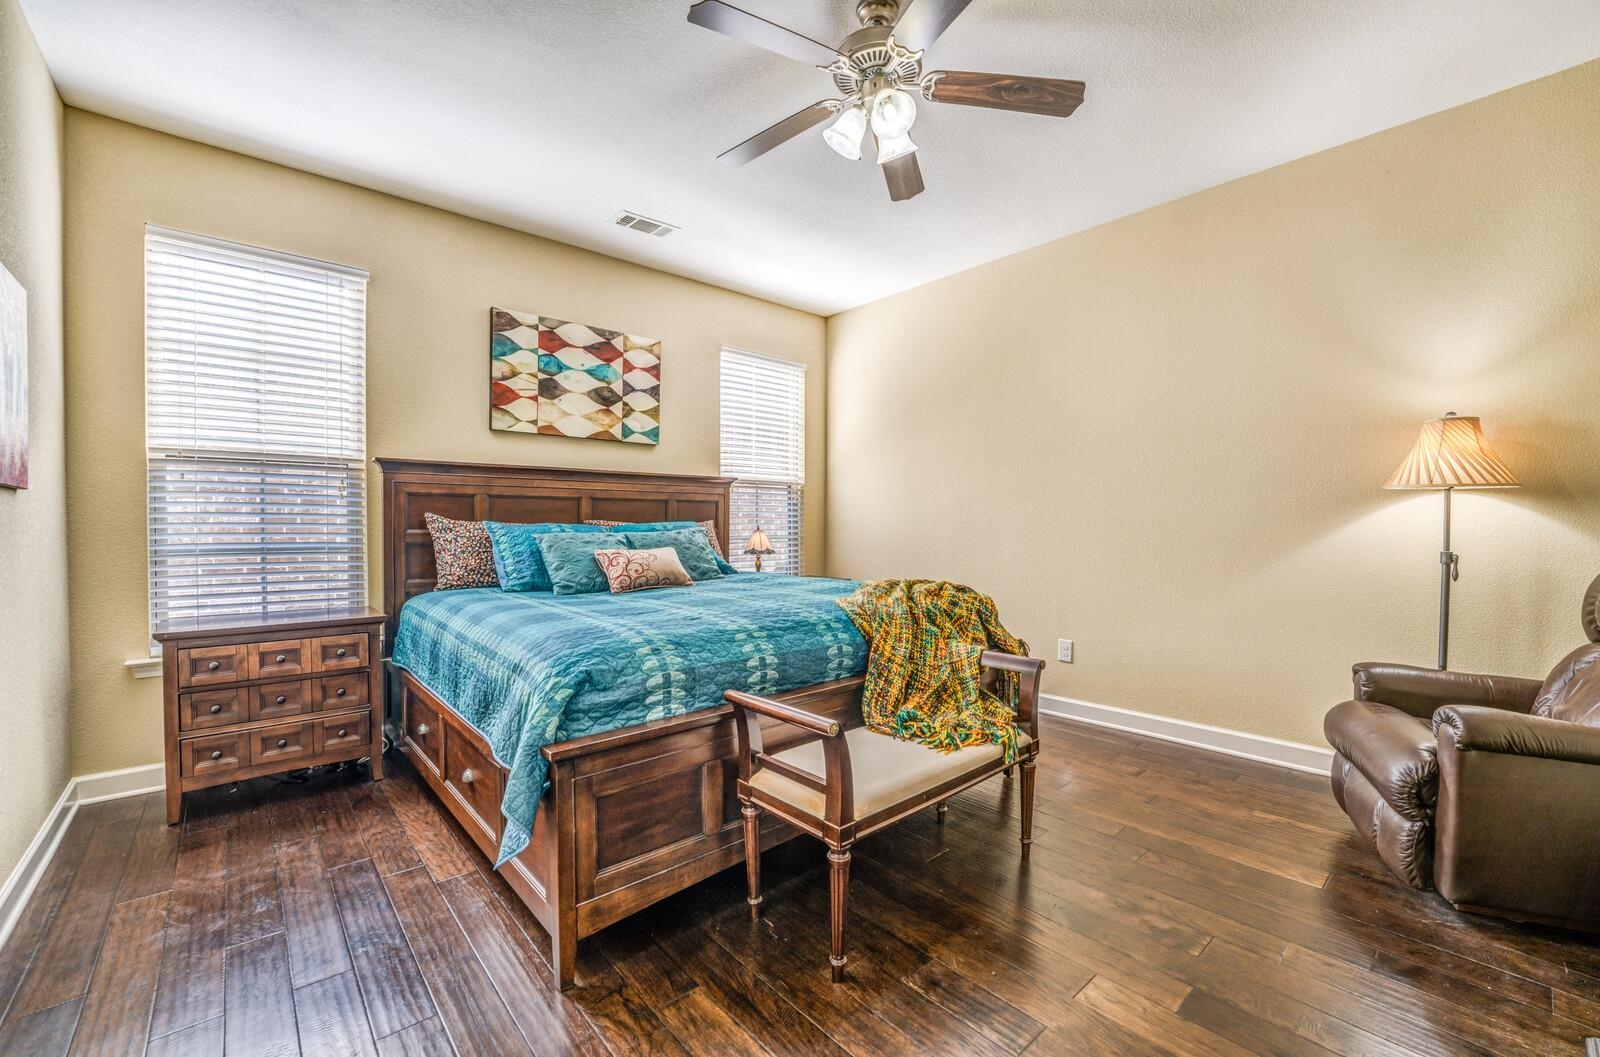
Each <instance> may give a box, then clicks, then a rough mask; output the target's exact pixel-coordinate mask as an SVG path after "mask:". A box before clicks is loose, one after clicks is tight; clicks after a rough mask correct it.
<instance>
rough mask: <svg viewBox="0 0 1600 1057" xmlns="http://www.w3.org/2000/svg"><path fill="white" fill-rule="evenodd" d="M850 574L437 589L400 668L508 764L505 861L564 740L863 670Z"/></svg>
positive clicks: (522, 842) (521, 837)
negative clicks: (574, 587)
mask: <svg viewBox="0 0 1600 1057" xmlns="http://www.w3.org/2000/svg"><path fill="white" fill-rule="evenodd" d="M856 587H857V583H856V582H855V581H853V580H832V579H824V578H822V577H814V576H777V575H772V574H761V573H741V574H739V575H738V576H728V577H726V578H724V579H721V580H707V581H703V582H701V583H697V584H695V585H694V586H693V587H684V588H662V589H657V590H653V591H638V592H634V593H631V594H623V595H612V594H588V595H566V596H562V597H557V596H555V595H552V594H550V593H549V592H531V591H523V592H509V591H501V590H499V589H497V588H492V587H490V588H471V589H468V590H461V591H434V592H431V593H429V594H425V595H418V596H417V597H416V598H413V599H411V600H410V601H409V602H407V603H406V604H405V606H404V607H403V608H402V609H401V610H400V627H399V630H398V631H397V632H396V634H395V641H394V652H393V660H394V663H395V664H397V665H399V666H400V667H402V668H404V669H406V670H407V671H409V672H410V673H411V674H412V675H413V676H414V677H416V678H417V679H418V680H419V681H420V682H421V683H422V684H423V685H424V686H426V687H427V688H428V689H429V690H431V691H432V692H433V693H434V695H435V696H437V697H438V698H439V699H440V700H441V701H443V702H445V703H446V704H448V705H449V706H450V707H451V708H453V709H455V710H456V712H458V713H460V715H461V716H462V718H464V719H465V720H466V721H467V722H469V723H471V724H472V725H473V726H474V727H476V728H477V729H478V730H479V731H480V732H481V733H482V734H483V736H484V737H485V738H487V739H488V741H489V744H490V745H491V746H492V747H493V748H494V752H495V756H497V757H498V758H499V760H500V762H501V763H502V764H503V765H505V766H506V767H507V768H508V769H509V770H510V772H511V776H510V781H509V782H508V783H507V786H506V790H505V797H504V800H503V802H502V806H501V810H502V813H503V814H504V815H505V819H506V825H505V832H504V833H503V834H502V835H501V839H500V857H499V859H498V860H497V862H496V865H499V864H502V863H504V862H506V861H507V860H508V859H511V858H513V857H514V856H516V855H517V853H518V852H520V851H522V849H523V848H525V847H527V844H528V836H529V834H530V833H531V832H532V830H533V819H534V814H535V813H536V812H537V811H538V809H539V800H540V798H541V797H543V795H544V790H545V788H546V784H547V781H548V774H547V771H548V764H547V763H546V762H545V759H544V756H543V755H542V754H541V753H540V751H539V750H540V749H542V748H543V747H544V746H546V745H549V744H551V743H552V742H557V741H566V740H567V739H569V738H577V737H582V736H583V735H585V734H596V733H599V732H600V731H606V730H615V729H617V728H618V727H626V726H630V725H632V724H634V723H643V722H645V721H646V720H652V719H661V718H663V717H666V716H678V715H682V714H683V713H685V712H693V711H695V710H696V709H702V708H712V707H714V706H717V705H720V704H722V693H723V691H724V690H746V691H749V692H751V693H757V694H772V693H777V692H779V691H783V690H792V689H794V688H795V687H797V686H806V685H809V684H811V683H820V682H824V681H826V680H829V679H843V678H846V677H848V676H852V675H859V674H861V673H862V672H863V671H865V670H866V662H867V644H866V642H865V640H863V639H862V637H861V635H860V633H859V632H857V631H856V629H855V627H854V625H852V624H851V623H850V618H849V617H847V616H846V615H845V612H844V610H843V609H841V608H840V607H839V605H838V600H839V599H840V598H843V597H845V596H846V595H848V594H850V593H851V592H852V591H854V590H855V589H856Z"/></svg>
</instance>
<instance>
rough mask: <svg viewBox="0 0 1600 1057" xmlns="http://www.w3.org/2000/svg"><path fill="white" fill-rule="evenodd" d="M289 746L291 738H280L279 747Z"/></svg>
mask: <svg viewBox="0 0 1600 1057" xmlns="http://www.w3.org/2000/svg"><path fill="white" fill-rule="evenodd" d="M288 747H289V739H288V738H279V739H278V748H280V749H286V748H288Z"/></svg>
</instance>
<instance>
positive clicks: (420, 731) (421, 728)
mask: <svg viewBox="0 0 1600 1057" xmlns="http://www.w3.org/2000/svg"><path fill="white" fill-rule="evenodd" d="M428 729H429V728H428V725H427V724H426V723H418V724H417V737H419V738H426V737H427V736H428Z"/></svg>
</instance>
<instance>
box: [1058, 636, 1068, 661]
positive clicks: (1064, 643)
mask: <svg viewBox="0 0 1600 1057" xmlns="http://www.w3.org/2000/svg"><path fill="white" fill-rule="evenodd" d="M1056 660H1058V661H1061V662H1062V663H1064V664H1071V663H1072V640H1071V639H1057V640H1056Z"/></svg>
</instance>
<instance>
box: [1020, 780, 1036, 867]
mask: <svg viewBox="0 0 1600 1057" xmlns="http://www.w3.org/2000/svg"><path fill="white" fill-rule="evenodd" d="M1037 766H1038V764H1036V763H1035V762H1034V760H1033V759H1032V758H1031V757H1030V758H1029V759H1026V760H1023V761H1022V857H1023V858H1024V859H1026V858H1027V857H1028V849H1029V847H1030V846H1032V844H1033V771H1034V768H1035V767H1037Z"/></svg>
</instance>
